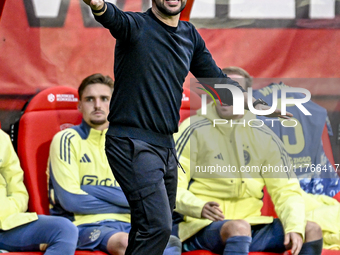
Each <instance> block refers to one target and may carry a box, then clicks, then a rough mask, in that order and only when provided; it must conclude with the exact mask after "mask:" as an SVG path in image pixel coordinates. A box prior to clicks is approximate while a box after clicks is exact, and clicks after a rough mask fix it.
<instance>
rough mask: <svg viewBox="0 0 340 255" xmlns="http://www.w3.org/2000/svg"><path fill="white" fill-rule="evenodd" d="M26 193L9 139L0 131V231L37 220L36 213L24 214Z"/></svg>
mask: <svg viewBox="0 0 340 255" xmlns="http://www.w3.org/2000/svg"><path fill="white" fill-rule="evenodd" d="M27 203H28V193H27V190H26V188H25V185H24V183H23V171H22V169H21V167H20V163H19V159H18V156H17V154H16V153H15V151H14V149H13V146H12V143H11V139H10V137H9V136H8V135H7V134H6V133H5V132H4V131H2V130H0V204H1V206H0V230H9V229H12V228H15V227H17V226H20V225H23V224H26V223H29V222H32V221H35V220H37V219H38V216H37V214H36V213H25V212H26V210H27Z"/></svg>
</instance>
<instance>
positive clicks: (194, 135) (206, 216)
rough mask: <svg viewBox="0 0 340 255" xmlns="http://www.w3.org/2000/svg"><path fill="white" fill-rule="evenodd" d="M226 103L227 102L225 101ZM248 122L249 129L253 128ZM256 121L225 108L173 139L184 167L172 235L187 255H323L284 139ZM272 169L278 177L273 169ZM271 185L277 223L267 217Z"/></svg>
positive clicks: (213, 108)
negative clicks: (252, 254) (195, 254)
mask: <svg viewBox="0 0 340 255" xmlns="http://www.w3.org/2000/svg"><path fill="white" fill-rule="evenodd" d="M222 100H223V99H222ZM249 123H250V124H249ZM257 124H258V120H256V116H255V115H254V114H252V113H250V112H246V114H245V116H242V115H233V106H228V105H223V106H222V105H221V104H220V102H219V101H216V104H215V103H214V102H211V103H210V104H208V105H207V114H206V115H204V114H202V112H201V111H198V113H197V115H195V116H193V117H190V118H188V119H186V120H185V121H184V122H183V123H182V124H181V125H180V127H179V132H178V133H177V134H176V135H175V140H176V149H177V152H178V158H179V162H180V163H181V165H182V166H183V168H184V169H185V170H186V174H184V173H183V172H182V171H181V170H179V171H178V181H179V182H178V190H177V200H176V211H177V212H178V213H179V215H178V218H175V226H174V232H173V234H177V235H178V236H179V237H180V239H181V241H183V249H184V251H192V250H198V249H204V250H209V251H211V252H214V253H217V254H223V255H226V254H228V255H230V254H237V255H243V254H244V255H245V254H248V252H249V251H268V252H283V251H285V250H287V249H291V251H292V254H293V255H297V254H305V255H307V254H308V255H313V254H321V251H322V232H321V229H320V227H319V226H318V225H317V224H316V223H314V222H311V221H307V220H306V217H305V204H304V200H303V197H302V190H301V188H300V185H299V182H298V180H297V178H296V176H295V175H294V173H293V172H290V171H289V170H287V169H286V168H285V166H289V156H288V154H287V152H286V151H285V149H284V146H283V144H282V142H281V141H280V139H279V138H278V137H277V136H276V135H275V134H274V133H273V132H272V131H271V130H270V129H269V128H268V127H266V126H259V125H257ZM272 169H274V170H272ZM265 185H266V187H267V190H268V193H269V194H270V195H271V197H272V200H273V203H274V205H275V209H276V212H277V214H278V217H279V218H278V219H273V218H272V217H265V216H261V208H262V205H263V203H262V200H261V199H262V196H263V193H262V189H263V187H264V186H265Z"/></svg>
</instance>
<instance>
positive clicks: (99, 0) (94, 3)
mask: <svg viewBox="0 0 340 255" xmlns="http://www.w3.org/2000/svg"><path fill="white" fill-rule="evenodd" d="M83 1H84V3H85V4H87V5H88V6H90V7H91V9H93V10H100V9H101V8H102V7H103V6H104V1H103V0H83Z"/></svg>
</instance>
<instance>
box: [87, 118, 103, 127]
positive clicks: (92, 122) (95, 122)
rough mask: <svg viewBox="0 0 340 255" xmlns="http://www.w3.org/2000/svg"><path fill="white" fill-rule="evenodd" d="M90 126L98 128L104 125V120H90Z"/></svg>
mask: <svg viewBox="0 0 340 255" xmlns="http://www.w3.org/2000/svg"><path fill="white" fill-rule="evenodd" d="M90 122H91V124H93V125H96V126H99V125H103V124H105V123H106V119H103V120H90Z"/></svg>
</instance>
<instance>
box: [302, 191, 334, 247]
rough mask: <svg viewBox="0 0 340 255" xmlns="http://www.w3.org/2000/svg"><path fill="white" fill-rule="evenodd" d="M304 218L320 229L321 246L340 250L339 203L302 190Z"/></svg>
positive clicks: (324, 196)
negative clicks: (304, 206) (317, 225)
mask: <svg viewBox="0 0 340 255" xmlns="http://www.w3.org/2000/svg"><path fill="white" fill-rule="evenodd" d="M303 198H304V200H305V204H306V218H307V220H309V221H314V222H316V223H317V224H319V226H320V227H321V229H322V234H323V248H324V249H330V250H340V203H339V202H338V201H337V200H336V199H334V198H331V197H329V196H326V195H314V194H307V193H306V192H304V191H303Z"/></svg>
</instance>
